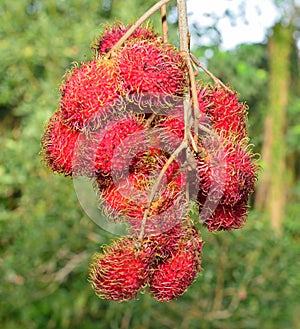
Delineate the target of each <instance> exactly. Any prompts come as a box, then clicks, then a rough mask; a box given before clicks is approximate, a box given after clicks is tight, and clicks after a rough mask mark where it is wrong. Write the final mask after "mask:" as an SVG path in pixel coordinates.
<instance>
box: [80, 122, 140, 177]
mask: <svg viewBox="0 0 300 329" xmlns="http://www.w3.org/2000/svg"><path fill="white" fill-rule="evenodd" d="M143 125H144V122H143V120H141V119H138V118H136V117H134V116H128V117H126V118H122V119H119V120H115V121H109V122H107V124H106V125H105V126H104V127H100V128H99V129H92V131H91V132H87V134H86V137H85V142H84V143H83V144H85V145H81V146H80V147H81V152H80V153H82V155H80V157H79V160H81V159H82V164H81V165H80V166H81V170H80V171H82V172H85V174H86V175H87V176H90V175H92V176H94V175H95V173H96V174H98V175H100V176H111V171H112V168H114V170H122V169H123V167H124V163H125V162H126V161H125V158H126V156H128V154H130V149H131V147H132V145H130V143H127V144H126V146H125V151H124V152H125V154H123V153H121V154H120V152H118V148H119V147H122V144H123V143H124V141H125V140H126V139H128V138H131V136H132V141H136V140H137V139H138V137H137V136H140V135H139V132H142V131H143V130H144V126H143ZM127 142H128V141H127ZM78 151H80V150H78Z"/></svg>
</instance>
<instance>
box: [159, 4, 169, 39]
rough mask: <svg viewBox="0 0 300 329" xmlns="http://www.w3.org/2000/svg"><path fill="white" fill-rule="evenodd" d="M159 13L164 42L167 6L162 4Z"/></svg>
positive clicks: (166, 25)
mask: <svg viewBox="0 0 300 329" xmlns="http://www.w3.org/2000/svg"><path fill="white" fill-rule="evenodd" d="M160 13H161V25H162V36H163V42H164V44H167V43H168V21H167V6H166V5H163V6H161V8H160Z"/></svg>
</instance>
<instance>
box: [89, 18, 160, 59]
mask: <svg viewBox="0 0 300 329" xmlns="http://www.w3.org/2000/svg"><path fill="white" fill-rule="evenodd" d="M130 27H131V26H130V25H128V26H125V25H124V24H114V25H109V26H106V28H105V29H104V31H103V33H102V34H101V35H100V36H99V37H98V38H97V40H96V41H95V42H94V43H93V45H92V47H91V48H92V50H93V51H94V52H95V53H96V55H98V56H102V55H105V54H106V53H108V52H109V51H110V49H111V48H112V47H113V46H114V45H115V44H116V43H117V42H118V41H119V40H120V39H121V37H122V36H123V35H124V34H125V33H126V32H127V31H128V30H129V28H130ZM132 39H137V40H150V41H155V42H156V41H157V40H158V35H157V34H156V33H155V32H154V31H153V30H152V29H151V28H149V27H138V28H137V29H136V30H135V31H134V32H133V33H132V34H131V36H130V37H129V38H128V39H127V40H132Z"/></svg>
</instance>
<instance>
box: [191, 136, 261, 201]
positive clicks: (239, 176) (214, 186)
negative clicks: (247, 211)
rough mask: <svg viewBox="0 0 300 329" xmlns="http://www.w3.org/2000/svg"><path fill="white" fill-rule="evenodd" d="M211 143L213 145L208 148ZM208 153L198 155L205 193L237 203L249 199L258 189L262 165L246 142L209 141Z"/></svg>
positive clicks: (216, 198)
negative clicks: (258, 173) (255, 189)
mask: <svg viewBox="0 0 300 329" xmlns="http://www.w3.org/2000/svg"><path fill="white" fill-rule="evenodd" d="M208 145H211V148H210V149H209V148H208ZM208 145H207V146H206V154H205V155H202V156H197V157H196V160H197V175H198V179H199V190H200V191H201V193H202V194H204V195H206V196H208V195H209V196H210V198H214V199H215V200H220V199H221V198H222V202H223V203H224V204H228V205H235V204H238V203H239V202H241V201H242V200H245V199H248V198H249V197H250V195H251V193H252V192H253V190H254V185H255V182H256V180H257V171H258V166H257V165H256V163H255V161H254V159H253V157H254V156H253V154H252V153H251V152H250V150H249V149H248V148H247V144H246V143H245V141H241V142H240V143H237V142H236V141H230V140H229V139H227V140H224V139H220V140H219V145H212V143H209V144H208Z"/></svg>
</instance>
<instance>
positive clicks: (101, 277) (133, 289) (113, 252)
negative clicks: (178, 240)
mask: <svg viewBox="0 0 300 329" xmlns="http://www.w3.org/2000/svg"><path fill="white" fill-rule="evenodd" d="M152 257H153V250H152V248H149V246H148V245H147V248H144V246H143V244H140V243H139V241H136V240H134V239H133V238H123V239H121V240H119V241H115V242H114V243H113V245H110V246H106V247H105V248H104V251H103V253H96V254H95V255H94V257H93V261H92V263H91V265H90V268H89V281H90V283H91V285H92V287H93V289H94V291H95V293H96V295H97V296H98V297H100V298H103V299H108V300H115V301H120V302H123V301H127V300H130V299H132V298H136V297H137V293H138V291H139V290H140V289H141V288H143V286H144V285H145V282H146V279H147V278H148V275H149V264H150V262H151V259H152Z"/></svg>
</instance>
